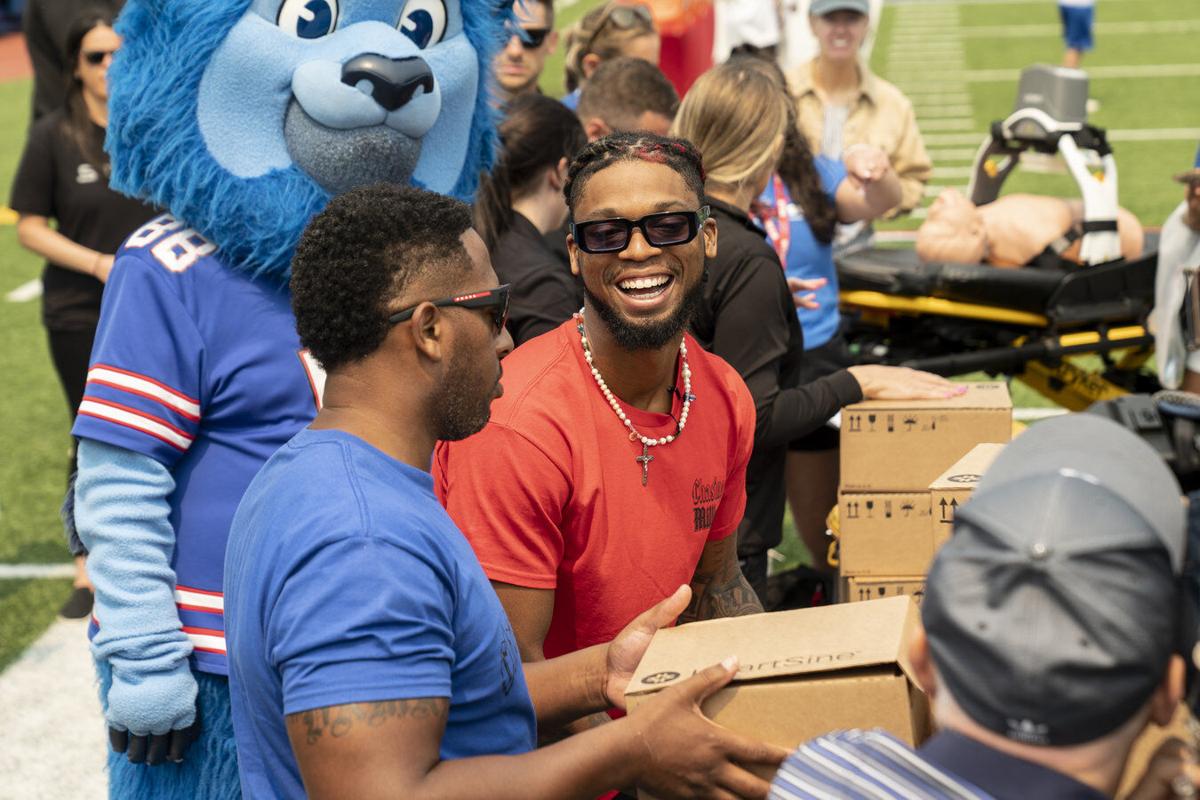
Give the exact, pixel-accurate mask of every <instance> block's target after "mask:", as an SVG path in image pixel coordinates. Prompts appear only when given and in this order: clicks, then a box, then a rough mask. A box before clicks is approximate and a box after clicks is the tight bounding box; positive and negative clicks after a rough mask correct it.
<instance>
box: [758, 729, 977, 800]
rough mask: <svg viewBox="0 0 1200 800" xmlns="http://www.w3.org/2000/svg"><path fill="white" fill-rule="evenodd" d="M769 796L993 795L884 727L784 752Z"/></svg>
mask: <svg viewBox="0 0 1200 800" xmlns="http://www.w3.org/2000/svg"><path fill="white" fill-rule="evenodd" d="M770 796H771V800H802V799H803V800H826V798H828V799H829V800H834V799H835V798H836V800H843V798H844V799H845V800H876V798H879V799H880V800H882V799H883V798H889V799H890V798H905V799H906V800H959V799H960V798H964V799H965V798H990V797H991V795H988V794H986V793H984V792H983V791H981V790H979V789H977V788H975V787H974V786H971V785H970V784H968V783H964V782H963V781H961V780H959V779H958V778H956V777H954V776H953V775H951V774H950V773H948V772H944V771H942V770H941V769H938V768H937V767H934V766H933V765H931V764H929V763H927V762H926V761H925V760H924V759H922V758H921V757H920V756H919V755H918V754H917V753H916V752H914V751H913V750H911V749H910V748H909V747H908V745H906V744H904V742H901V741H900V740H899V739H896V738H895V737H893V736H891V735H890V734H887V733H884V732H883V731H841V732H839V733H831V734H828V735H826V736H821V737H820V738H817V739H813V740H812V741H810V742H807V743H806V744H803V745H801V746H800V747H799V748H798V749H797V750H796V751H795V752H794V753H792V754H791V755H790V756H788V758H787V760H786V761H785V762H784V763H783V766H781V767H780V768H779V772H777V773H776V775H775V780H774V782H773V783H772V784H771V795H770Z"/></svg>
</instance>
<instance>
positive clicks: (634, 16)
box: [592, 4, 654, 39]
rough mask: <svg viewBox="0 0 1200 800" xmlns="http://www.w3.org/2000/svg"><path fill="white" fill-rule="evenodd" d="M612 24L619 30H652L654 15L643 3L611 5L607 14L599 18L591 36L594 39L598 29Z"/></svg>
mask: <svg viewBox="0 0 1200 800" xmlns="http://www.w3.org/2000/svg"><path fill="white" fill-rule="evenodd" d="M610 23H611V24H612V25H614V26H616V27H618V28H620V29H621V30H629V29H630V28H645V29H647V31H652V30H654V16H653V15H652V14H651V13H650V9H648V8H646V7H645V6H643V5H633V6H626V5H616V4H614V5H611V6H609V8H608V14H607V15H606V16H605V17H604V19H602V20H600V24H599V25H597V26H596V31H595V33H593V34H592V38H593V39H595V38H596V36H597V35H598V34H599V33H600V31H602V30H604V28H605V27H606V26H607V25H609V24H610Z"/></svg>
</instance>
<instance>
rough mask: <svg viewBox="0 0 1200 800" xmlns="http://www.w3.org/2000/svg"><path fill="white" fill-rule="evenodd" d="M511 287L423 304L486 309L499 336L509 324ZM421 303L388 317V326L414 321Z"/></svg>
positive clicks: (458, 295)
mask: <svg viewBox="0 0 1200 800" xmlns="http://www.w3.org/2000/svg"><path fill="white" fill-rule="evenodd" d="M511 287H512V284H511V283H506V284H504V285H503V286H497V287H496V288H495V289H484V290H483V291H481V292H469V293H467V294H456V295H454V296H453V297H444V298H442V299H441V300H422V301H421V303H425V302H428V303H432V304H433V305H435V306H437V307H438V308H447V307H449V306H458V307H459V308H486V309H488V310H489V311H490V312H491V316H492V333H493V334H494V335H496V336H499V335H500V332H501V331H502V330H504V323H506V322H508V295H509V289H510V288H511ZM421 303H416V304H415V305H411V306H409V307H408V308H402V309H400V310H399V311H397V312H396V313H395V314H392V315H391V316H390V317H388V324H389V325H397V324H399V323H401V322H407V321H408V320H410V319H412V315H413V313H414V312H415V311H416V310H417V307H418V306H420V305H421Z"/></svg>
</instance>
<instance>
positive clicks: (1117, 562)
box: [771, 414, 1195, 800]
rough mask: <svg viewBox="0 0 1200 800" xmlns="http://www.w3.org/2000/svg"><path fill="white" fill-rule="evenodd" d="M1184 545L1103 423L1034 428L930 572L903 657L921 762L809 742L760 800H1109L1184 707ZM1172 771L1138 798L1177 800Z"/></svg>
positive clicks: (999, 467) (970, 508)
mask: <svg viewBox="0 0 1200 800" xmlns="http://www.w3.org/2000/svg"><path fill="white" fill-rule="evenodd" d="M1185 546H1186V523H1185V510H1184V506H1183V502H1182V500H1181V498H1180V490H1179V485H1178V483H1177V482H1176V480H1175V478H1174V476H1173V475H1172V474H1171V472H1170V471H1169V470H1168V469H1167V467H1166V466H1165V465H1164V464H1163V462H1162V460H1161V459H1160V457H1159V456H1158V454H1157V453H1155V451H1154V450H1153V449H1152V448H1151V447H1150V446H1149V445H1147V444H1146V443H1145V442H1144V441H1142V440H1141V439H1140V438H1139V437H1137V436H1136V435H1135V434H1133V433H1131V432H1129V431H1128V430H1126V429H1125V428H1124V427H1122V426H1120V425H1118V424H1116V423H1114V422H1111V421H1110V420H1107V419H1104V418H1101V417H1098V416H1091V415H1088V414H1076V415H1072V416H1068V417H1061V418H1057V419H1053V420H1049V421H1046V422H1043V423H1040V424H1039V425H1037V426H1036V427H1034V428H1033V429H1031V430H1030V431H1029V432H1027V433H1025V434H1023V435H1022V436H1020V437H1018V438H1017V439H1016V440H1015V441H1013V443H1012V444H1010V445H1008V446H1007V447H1006V448H1005V449H1004V450H1003V451H1002V452H1001V454H1000V456H999V457H998V458H997V459H996V461H995V463H994V464H993V465H992V467H991V469H989V471H988V472H987V473H986V474H985V475H984V477H983V479H982V480H981V481H980V483H979V486H978V488H977V489H976V491H975V494H974V496H973V497H972V499H971V500H970V501H969V502H967V503H966V504H965V505H964V506H963V507H962V508H960V509H959V511H958V514H957V518H956V520H955V525H954V535H953V536H952V537H951V538H950V541H949V542H947V543H946V545H945V546H944V547H943V548H942V549H941V551H940V552H939V553H938V556H937V558H936V559H935V560H934V564H933V567H932V569H931V571H930V573H929V580H928V583H927V586H926V592H925V599H924V602H923V605H922V609H921V612H922V613H921V615H922V622H923V623H924V630H923V631H921V632H919V633H918V634H917V635H916V636H915V637H914V640H913V641H912V643H911V648H910V653H909V657H910V661H911V664H912V666H913V669H914V673H915V675H916V676H917V678H918V680H919V681H920V683H921V684H922V686H923V687H924V688H925V689H926V691H927V692H928V694H929V696H930V700H931V703H932V706H933V711H934V716H935V718H936V721H937V725H938V728H939V729H940V733H938V734H937V735H935V736H934V737H933V738H932V739H930V740H929V741H928V742H927V743H926V744H925V745H924V746H923V747H922V748H921V749H920V750H919V751H917V752H913V751H912V750H910V749H909V748H907V747H906V746H905V745H904V744H903V743H901V742H900V741H899V740H897V739H894V738H892V737H891V736H890V735H888V734H886V733H883V732H882V731H869V732H867V731H848V732H840V733H834V734H831V735H827V736H823V737H820V738H818V739H815V740H813V741H811V742H808V743H807V744H805V745H802V746H801V747H800V748H799V749H798V750H797V751H796V752H794V753H793V754H792V755H791V756H790V757H789V758H788V759H787V761H786V762H785V763H784V765H783V766H782V767H781V768H780V770H779V772H778V773H777V775H776V777H775V781H774V783H773V785H772V794H771V797H773V798H777V800H784V799H785V798H786V799H787V800H792V799H793V798H815V797H830V796H838V797H844V796H847V795H849V796H850V797H855V798H860V797H861V798H893V797H913V796H918V797H922V798H927V797H928V798H943V797H945V798H960V797H971V798H997V800H1003V799H1004V798H1014V799H1015V798H1020V800H1028V799H1029V798H1081V799H1084V798H1086V799H1089V800H1098V799H1099V798H1106V797H1113V796H1114V794H1115V792H1116V790H1117V786H1118V783H1119V781H1120V779H1121V776H1122V773H1123V771H1124V767H1125V762H1126V759H1127V758H1128V756H1129V752H1130V749H1131V747H1132V746H1133V743H1134V741H1135V740H1136V739H1137V737H1138V736H1139V735H1140V734H1141V732H1142V731H1143V729H1145V728H1146V726H1147V725H1148V724H1149V723H1150V722H1155V723H1157V724H1160V725H1165V724H1166V723H1168V722H1169V721H1170V720H1171V717H1172V715H1173V713H1174V711H1175V708H1176V706H1177V705H1178V703H1179V701H1180V699H1181V697H1182V694H1183V684H1184V662H1183V659H1182V656H1181V653H1184V652H1190V648H1191V644H1192V642H1194V640H1195V622H1194V615H1191V614H1189V613H1187V609H1186V607H1185V599H1184V594H1183V581H1182V580H1181V575H1182V573H1183V565H1184V554H1185ZM1159 761H1161V760H1159ZM1182 763H1183V762H1182V760H1181V759H1176V762H1175V765H1174V773H1173V775H1166V776H1165V777H1164V775H1163V774H1162V769H1161V764H1159V766H1158V767H1156V768H1155V770H1156V771H1155V773H1154V774H1153V775H1148V776H1147V779H1146V781H1144V782H1143V787H1142V788H1143V789H1146V790H1147V791H1148V792H1149V793H1148V794H1147V795H1146V796H1152V797H1171V796H1173V795H1172V793H1171V783H1172V781H1171V778H1172V777H1177V778H1178V777H1181V778H1182V780H1183V783H1184V784H1185V788H1189V789H1190V788H1192V787H1193V785H1194V784H1192V783H1191V781H1190V780H1189V779H1188V778H1189V776H1190V773H1188V774H1184V773H1181V772H1180V770H1181V768H1182ZM1149 783H1153V784H1154V785H1153V786H1150V785H1149ZM1159 789H1161V790H1162V791H1158V790H1159ZM1151 790H1153V791H1151ZM1187 796H1192V795H1187Z"/></svg>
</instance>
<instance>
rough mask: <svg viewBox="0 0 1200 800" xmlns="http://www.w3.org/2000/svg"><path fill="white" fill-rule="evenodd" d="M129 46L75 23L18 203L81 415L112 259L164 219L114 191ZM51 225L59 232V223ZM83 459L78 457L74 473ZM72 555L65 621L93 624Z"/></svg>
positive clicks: (45, 312) (64, 373)
mask: <svg viewBox="0 0 1200 800" xmlns="http://www.w3.org/2000/svg"><path fill="white" fill-rule="evenodd" d="M120 46H121V37H120V36H118V35H117V34H116V32H114V31H113V29H112V17H111V15H110V14H109V13H108V12H106V11H96V10H93V11H89V12H85V13H84V15H83V16H81V17H80V18H79V19H77V20H75V22H74V23H73V24H72V25H71V27H70V29H69V30H68V34H67V57H68V63H69V64H71V65H72V74H71V79H70V85H69V86H68V88H67V104H66V106H65V107H64V108H62V109H60V110H58V111H55V112H52V113H50V114H48V115H46V116H44V117H42V118H41V119H40V120H38V121H37V123H35V124H34V125H33V127H32V128H31V129H30V131H29V140H28V142H26V145H25V152H24V154H23V155H22V157H21V165H20V167H19V169H18V171H17V177H16V180H15V181H14V182H13V188H12V201H11V204H12V207H13V209H14V210H15V211H16V212H17V213H18V214H19V215H20V216H19V219H18V221H17V239H18V241H20V243H21V245H22V246H24V247H25V248H27V249H29V250H31V251H33V252H34V253H36V254H38V255H39V256H42V257H43V258H45V259H46V261H47V263H46V268H45V271H44V272H43V273H42V285H43V294H42V322H43V324H44V325H45V326H46V332H47V334H48V336H49V341H50V355H51V357H52V358H53V360H54V368H55V370H56V371H57V373H58V379H59V382H60V383H61V384H62V387H63V390H64V392H65V393H66V395H67V402H68V403H69V405H70V412H71V415H72V417H74V415H75V410H76V409H77V408H78V407H79V403H80V401H81V400H82V399H83V387H84V384H85V382H86V378H87V368H88V358H89V356H90V354H91V350H92V339H93V337H94V336H95V334H96V323H97V322H98V321H99V319H100V295H101V292H102V291H103V289H104V281H105V280H106V279H107V278H108V272H109V270H110V269H112V265H113V256H114V254H115V253H116V251H117V248H118V247H119V246H120V245H121V242H122V241H124V239H125V237H127V236H128V235H129V234H131V233H133V232H134V231H135V230H137V228H138V227H139V226H141V225H142V224H143V223H144V222H146V221H147V220H149V219H150V218H152V217H153V216H154V214H155V210H154V209H153V208H151V207H150V206H147V205H144V204H142V203H140V202H138V201H136V200H131V199H129V198H127V197H124V196H122V195H119V194H117V193H116V192H114V191H112V190H111V189H109V187H108V171H109V166H108V157H107V155H106V154H105V152H104V129H105V126H106V125H107V123H108V87H107V84H106V75H107V72H108V65H109V64H110V63H111V62H112V55H113V53H115V52H116V51H117V48H119V47H120ZM51 219H53V220H55V222H56V223H57V226H56V227H52V226H51V225H50V220H51ZM74 461H75V459H74V456H72V458H71V469H70V472H74V469H75V464H74ZM71 551H72V554H73V555H74V556H75V565H76V574H75V588H74V591H73V592H72V595H71V597H70V599H68V601H67V603H66V605H64V606H63V608H62V612H61V613H62V614H63V616H68V617H84V616H87V614H88V613H90V611H91V589H90V585H89V584H88V580H87V572H86V571H85V570H84V557H85V555H86V550H84V549H83V545H82V544H81V543H79V542H78V541H77V540H74V541H72V543H71Z"/></svg>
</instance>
